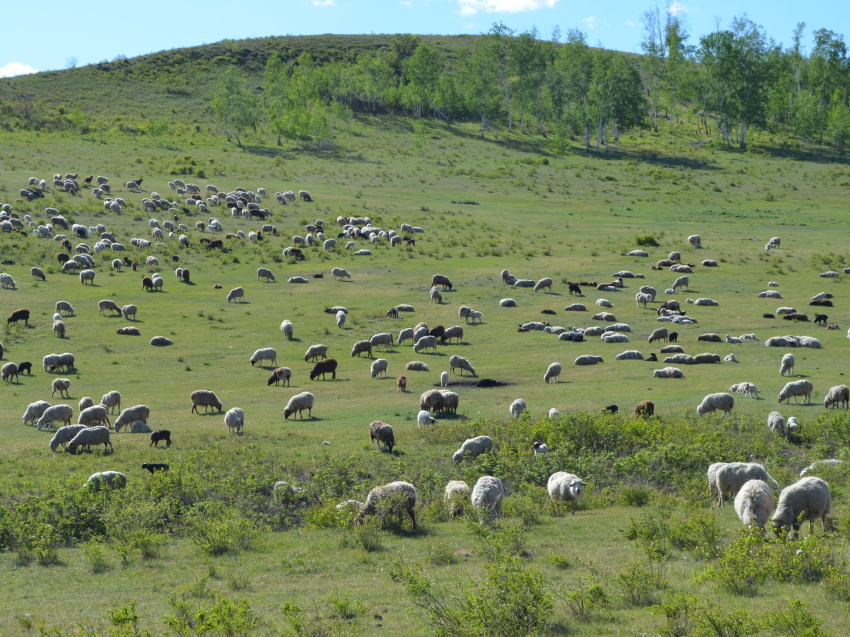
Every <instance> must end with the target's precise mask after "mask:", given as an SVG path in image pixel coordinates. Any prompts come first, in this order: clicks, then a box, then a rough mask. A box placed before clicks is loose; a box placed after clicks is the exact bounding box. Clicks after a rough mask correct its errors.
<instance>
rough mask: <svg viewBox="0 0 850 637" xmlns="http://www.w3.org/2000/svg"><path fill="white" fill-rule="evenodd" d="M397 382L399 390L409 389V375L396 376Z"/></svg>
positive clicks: (402, 391)
mask: <svg viewBox="0 0 850 637" xmlns="http://www.w3.org/2000/svg"><path fill="white" fill-rule="evenodd" d="M395 382H396V385H398V390H399V391H400V392H401V393H404V392H406V391H407V376H399V377H398V378H396V380H395Z"/></svg>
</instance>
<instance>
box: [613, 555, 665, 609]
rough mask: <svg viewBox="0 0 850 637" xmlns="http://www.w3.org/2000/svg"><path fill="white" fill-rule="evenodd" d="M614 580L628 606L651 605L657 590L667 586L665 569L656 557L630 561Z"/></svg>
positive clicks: (655, 599)
mask: <svg viewBox="0 0 850 637" xmlns="http://www.w3.org/2000/svg"><path fill="white" fill-rule="evenodd" d="M615 580H616V582H617V584H618V585H619V587H620V591H621V592H622V595H623V601H624V602H625V603H626V604H627V605H629V606H651V605H653V604H655V603H656V601H657V592H658V591H659V590H660V589H664V588H666V587H667V575H666V569H665V567H664V563H663V561H662V560H661V559H658V558H647V559H643V560H636V561H634V562H630V563H629V564H627V565H626V567H625V568H623V570H621V571H620V572H619V573H617V576H616V578H615Z"/></svg>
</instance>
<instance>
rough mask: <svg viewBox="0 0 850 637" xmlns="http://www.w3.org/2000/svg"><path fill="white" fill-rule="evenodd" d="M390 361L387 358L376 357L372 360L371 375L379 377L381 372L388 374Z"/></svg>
mask: <svg viewBox="0 0 850 637" xmlns="http://www.w3.org/2000/svg"><path fill="white" fill-rule="evenodd" d="M389 365H390V364H389V362H387V359H386V358H376V359H375V360H374V361H372V367H371V370H370V371H369V376H370V377H371V378H378V377H379V376H380V375H381V374H383V375H384V376H386V375H387V368H388V367H389Z"/></svg>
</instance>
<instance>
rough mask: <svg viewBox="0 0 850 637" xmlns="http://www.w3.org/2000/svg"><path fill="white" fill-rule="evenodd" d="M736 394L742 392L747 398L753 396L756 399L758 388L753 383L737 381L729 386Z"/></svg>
mask: <svg viewBox="0 0 850 637" xmlns="http://www.w3.org/2000/svg"><path fill="white" fill-rule="evenodd" d="M729 391H733V392H735V393H736V394H744V395H745V396H746V397H747V398H755V399H757V400H758V397H759V390H758V387H756V386H755V385H754V384H753V383H737V384H735V385H732V386H731V387H730V388H729Z"/></svg>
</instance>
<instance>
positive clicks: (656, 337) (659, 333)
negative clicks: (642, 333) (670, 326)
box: [649, 327, 669, 343]
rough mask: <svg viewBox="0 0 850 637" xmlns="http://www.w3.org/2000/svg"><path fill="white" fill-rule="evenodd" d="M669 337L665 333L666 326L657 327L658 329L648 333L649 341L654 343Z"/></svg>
mask: <svg viewBox="0 0 850 637" xmlns="http://www.w3.org/2000/svg"><path fill="white" fill-rule="evenodd" d="M668 337H669V334H668V333H667V328H666V327H659V328H658V329H655V330H653V332H652V334H650V335H649V342H650V343H654V342H655V341H666V340H667V338H668Z"/></svg>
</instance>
